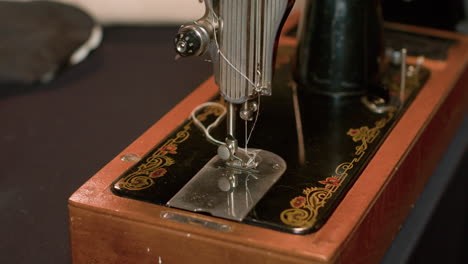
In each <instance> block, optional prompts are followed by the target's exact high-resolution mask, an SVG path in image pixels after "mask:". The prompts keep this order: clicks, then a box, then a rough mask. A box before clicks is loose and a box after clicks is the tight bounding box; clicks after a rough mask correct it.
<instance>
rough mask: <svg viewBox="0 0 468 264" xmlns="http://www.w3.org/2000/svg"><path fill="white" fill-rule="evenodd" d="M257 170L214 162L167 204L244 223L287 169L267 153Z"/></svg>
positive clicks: (216, 158)
mask: <svg viewBox="0 0 468 264" xmlns="http://www.w3.org/2000/svg"><path fill="white" fill-rule="evenodd" d="M250 151H252V152H255V151H259V152H258V153H257V156H258V159H259V160H260V161H261V162H260V163H259V166H258V167H257V168H256V169H239V168H233V167H229V166H228V165H227V163H226V162H224V161H223V160H221V159H220V158H219V157H218V156H215V157H214V158H213V159H211V160H210V161H209V162H208V163H207V164H206V165H205V166H204V167H203V168H202V169H201V170H200V171H199V172H198V173H197V174H196V175H195V176H194V177H193V178H192V179H191V180H190V181H189V182H188V183H187V184H186V185H185V186H184V187H183V188H182V189H181V190H180V191H179V192H178V193H177V194H176V195H175V196H174V197H172V198H171V200H170V201H169V202H168V203H167V205H169V206H171V207H176V208H179V209H185V210H189V211H194V212H200V213H207V214H210V215H213V216H217V217H222V218H225V219H231V220H237V221H242V220H243V219H244V218H245V217H246V216H247V214H248V213H249V212H250V210H251V209H252V208H253V207H254V206H255V205H256V204H257V202H258V201H259V200H260V199H261V198H262V197H263V196H264V195H265V193H266V192H267V191H268V190H269V189H270V188H271V186H272V185H273V184H274V183H275V182H276V181H277V180H278V179H279V178H280V177H281V175H282V174H283V173H284V171H285V170H286V162H285V161H284V160H283V159H282V158H281V157H279V156H278V155H276V154H274V153H271V152H268V151H264V150H250Z"/></svg>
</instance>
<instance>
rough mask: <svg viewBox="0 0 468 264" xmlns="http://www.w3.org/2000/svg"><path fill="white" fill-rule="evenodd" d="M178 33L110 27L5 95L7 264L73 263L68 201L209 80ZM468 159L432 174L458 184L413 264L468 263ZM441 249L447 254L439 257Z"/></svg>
mask: <svg viewBox="0 0 468 264" xmlns="http://www.w3.org/2000/svg"><path fill="white" fill-rule="evenodd" d="M176 30H177V29H176V28H175V27H168V28H137V27H133V28H107V29H106V30H105V35H104V36H105V37H104V42H103V44H102V46H101V47H99V48H98V49H97V51H96V52H94V53H93V54H92V55H91V56H90V57H89V58H88V59H87V60H85V61H84V62H83V63H81V64H79V65H77V66H75V67H73V68H71V69H69V70H67V71H65V72H64V73H63V74H62V75H61V76H59V77H58V79H57V80H55V81H53V82H52V83H50V84H49V85H46V86H35V87H31V89H27V90H20V91H16V92H14V93H7V94H2V93H1V89H0V221H1V225H0V263H69V262H70V249H69V238H68V212H67V199H68V197H69V196H70V195H71V194H72V193H73V192H74V191H75V190H76V189H77V188H79V187H80V186H81V185H82V184H83V183H84V182H85V181H86V180H87V179H89V178H90V177H91V176H92V175H93V174H94V173H96V172H97V171H98V170H99V169H100V168H101V167H103V166H104V165H105V164H106V163H107V162H108V161H110V160H111V159H112V158H113V157H114V156H116V155H117V154H118V153H119V152H120V151H121V150H123V149H124V148H125V147H126V146H128V145H129V144H130V143H131V142H132V141H133V140H135V139H136V138H137V137H138V136H139V135H141V134H142V133H143V132H144V131H145V130H146V129H147V128H149V127H150V126H151V125H152V124H154V123H155V122H156V121H157V120H159V119H160V118H161V117H162V116H163V115H164V114H165V113H166V112H167V111H169V110H170V109H171V108H172V107H174V106H175V104H177V103H178V102H179V101H180V100H182V99H183V98H184V97H185V96H186V95H188V94H189V93H190V92H191V91H192V90H193V89H194V88H195V87H197V86H198V85H199V84H200V83H201V82H202V81H203V80H205V79H206V78H208V76H209V75H210V74H211V65H210V64H209V63H207V62H204V61H203V60H202V59H185V60H179V61H174V59H173V58H174V52H173V47H172V39H173V36H174V33H175V32H176ZM466 123H467V122H465V126H466ZM466 158H467V157H466V154H465V162H464V163H459V162H457V163H456V164H461V165H458V166H459V168H458V170H457V173H455V174H453V175H434V176H433V177H453V178H452V179H453V180H452V181H451V182H452V184H451V185H450V186H451V187H450V189H447V188H445V187H443V186H442V187H441V188H439V189H438V190H437V191H438V192H445V193H446V195H445V196H444V198H443V200H442V202H441V203H440V204H438V205H437V210H436V214H434V216H433V220H432V221H431V223H430V225H429V227H428V229H427V230H429V231H427V232H426V233H425V234H424V236H423V239H422V240H421V241H420V242H419V245H420V246H418V247H417V249H416V250H415V251H414V252H413V253H412V254H413V256H415V257H413V258H412V259H413V262H410V263H433V262H432V261H431V260H435V259H438V258H440V259H442V258H443V256H444V255H446V254H452V256H453V259H455V260H457V259H462V257H465V256H466V253H464V252H463V251H452V252H450V249H456V248H459V247H460V245H466V243H464V244H463V243H462V242H466V235H465V234H466V222H465V221H463V219H466V218H463V217H464V216H465V212H466V211H463V209H464V206H463V205H464V203H463V202H462V201H464V200H463V199H465V201H466V192H464V189H465V188H466V187H467V186H466V185H467V181H466V171H467V170H468V164H467V162H466ZM446 159H460V156H453V154H450V153H447V155H446ZM454 201H456V202H454ZM422 203H424V201H422ZM447 205H451V206H452V207H447ZM416 206H418V205H416ZM448 208H454V210H449V209H448ZM437 212H441V214H440V213H437ZM453 219H457V220H458V221H453ZM434 230H436V231H434ZM445 230H449V231H450V232H444V231H445ZM437 231H438V232H437ZM407 232H410V234H411V230H410V231H407ZM90 243H93V242H92V241H90ZM441 243H443V244H444V249H445V250H449V252H447V251H439V250H434V249H437V248H439V247H440V244H441ZM464 254H465V255H464ZM452 263H453V262H452Z"/></svg>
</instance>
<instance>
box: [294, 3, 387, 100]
mask: <svg viewBox="0 0 468 264" xmlns="http://www.w3.org/2000/svg"><path fill="white" fill-rule="evenodd" d="M382 22H383V21H382V16H381V9H380V1H378V0H371V1H369V0H316V1H307V5H306V8H305V14H304V16H303V21H302V26H301V32H300V34H299V38H300V41H299V47H298V56H297V69H296V79H297V81H298V82H299V83H301V84H302V85H303V86H304V87H305V89H306V90H307V91H314V92H320V93H325V94H329V95H334V96H337V95H349V94H362V93H365V92H367V91H369V90H371V91H372V90H376V89H377V91H375V92H376V93H380V91H378V89H381V88H382V86H381V85H380V83H379V80H380V77H381V76H380V73H381V67H380V65H381V63H383V53H384V51H383V38H382V29H383V23H382Z"/></svg>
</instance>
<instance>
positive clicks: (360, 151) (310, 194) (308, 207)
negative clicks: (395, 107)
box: [280, 112, 394, 228]
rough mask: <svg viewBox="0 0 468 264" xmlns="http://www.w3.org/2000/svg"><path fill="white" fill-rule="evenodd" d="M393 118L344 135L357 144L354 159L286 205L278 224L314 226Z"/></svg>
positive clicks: (390, 114)
mask: <svg viewBox="0 0 468 264" xmlns="http://www.w3.org/2000/svg"><path fill="white" fill-rule="evenodd" d="M393 117H394V113H393V112H389V113H388V116H387V117H385V118H382V119H380V120H379V121H377V122H375V126H374V127H373V128H369V127H367V126H363V127H361V128H357V129H350V130H348V132H347V135H349V136H351V137H352V140H353V141H354V142H360V143H361V144H360V145H358V146H357V147H356V148H355V150H356V151H355V152H354V158H353V159H352V160H351V161H348V162H343V163H341V164H340V165H338V166H337V167H336V168H335V172H334V173H333V174H332V175H331V176H330V177H327V178H326V179H324V180H321V181H319V183H320V184H322V185H324V186H323V187H310V188H306V189H304V190H303V192H302V193H303V195H300V196H297V197H295V198H294V199H292V200H291V201H290V205H291V208H289V209H286V210H284V211H283V212H282V213H281V216H280V218H281V221H282V222H283V223H284V224H286V225H289V226H292V227H298V228H307V227H312V226H314V225H315V223H316V222H317V217H318V214H319V210H320V209H321V208H323V207H324V206H325V205H326V203H327V201H328V199H330V198H331V197H332V196H333V194H334V193H335V192H336V191H337V190H338V189H339V188H340V186H341V183H342V182H343V181H344V180H345V179H346V177H348V172H349V171H350V170H351V169H352V168H353V167H354V165H355V164H357V163H359V162H360V161H361V160H362V158H363V157H364V155H365V154H366V151H367V149H368V146H369V144H371V143H372V142H374V140H375V139H376V138H377V137H378V135H379V134H380V131H381V129H382V128H383V127H385V126H386V125H387V124H388V122H389V121H390V120H392V119H393Z"/></svg>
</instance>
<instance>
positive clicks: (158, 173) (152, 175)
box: [150, 168, 167, 178]
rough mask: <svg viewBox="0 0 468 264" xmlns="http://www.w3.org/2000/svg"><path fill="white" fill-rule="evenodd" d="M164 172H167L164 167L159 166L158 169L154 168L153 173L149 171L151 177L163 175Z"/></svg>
mask: <svg viewBox="0 0 468 264" xmlns="http://www.w3.org/2000/svg"><path fill="white" fill-rule="evenodd" d="M166 172H167V170H166V169H164V168H160V169H157V170H155V171H154V172H153V173H151V175H150V177H151V178H159V177H162V176H164V174H166Z"/></svg>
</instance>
